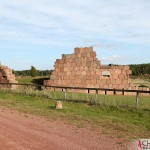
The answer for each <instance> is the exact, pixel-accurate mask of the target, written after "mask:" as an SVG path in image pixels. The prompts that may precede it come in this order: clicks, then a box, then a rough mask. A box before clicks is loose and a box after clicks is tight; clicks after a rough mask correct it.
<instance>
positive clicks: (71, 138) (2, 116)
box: [0, 108, 124, 150]
mask: <svg viewBox="0 0 150 150" xmlns="http://www.w3.org/2000/svg"><path fill="white" fill-rule="evenodd" d="M116 142H117V139H115V138H109V137H107V136H106V135H103V134H100V133H97V132H95V131H91V130H89V129H87V128H82V129H81V128H77V127H75V126H73V125H67V124H65V123H63V122H59V121H50V120H47V119H43V118H40V117H37V116H33V115H25V114H23V113H20V112H17V111H14V110H9V109H6V108H0V150H122V149H124V147H122V146H120V145H119V144H116Z"/></svg>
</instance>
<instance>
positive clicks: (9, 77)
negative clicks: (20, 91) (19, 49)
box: [0, 65, 18, 88]
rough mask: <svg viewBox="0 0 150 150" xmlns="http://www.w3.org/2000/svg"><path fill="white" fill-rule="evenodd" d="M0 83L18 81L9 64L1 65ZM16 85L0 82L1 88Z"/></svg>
mask: <svg viewBox="0 0 150 150" xmlns="http://www.w3.org/2000/svg"><path fill="white" fill-rule="evenodd" d="M0 83H18V82H17V81H16V80H15V75H14V74H13V73H12V70H11V69H10V68H8V67H7V66H4V65H0ZM14 87H15V85H7V84H0V88H14Z"/></svg>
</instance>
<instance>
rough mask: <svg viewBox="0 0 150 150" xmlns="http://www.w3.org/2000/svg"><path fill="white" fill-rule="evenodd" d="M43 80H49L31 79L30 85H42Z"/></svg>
mask: <svg viewBox="0 0 150 150" xmlns="http://www.w3.org/2000/svg"><path fill="white" fill-rule="evenodd" d="M44 80H49V78H48V77H47V78H38V79H33V81H32V83H33V84H37V85H43V81H44Z"/></svg>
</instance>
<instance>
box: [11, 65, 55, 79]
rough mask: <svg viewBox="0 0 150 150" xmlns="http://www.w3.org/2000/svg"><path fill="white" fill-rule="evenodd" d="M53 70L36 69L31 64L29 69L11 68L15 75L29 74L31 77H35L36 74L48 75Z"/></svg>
mask: <svg viewBox="0 0 150 150" xmlns="http://www.w3.org/2000/svg"><path fill="white" fill-rule="evenodd" d="M52 71H53V70H37V69H36V68H35V67H34V66H31V69H30V70H21V71H18V70H13V73H14V74H15V75H16V76H31V77H36V76H47V77H48V76H50V75H51V73H52Z"/></svg>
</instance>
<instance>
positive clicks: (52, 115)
mask: <svg viewBox="0 0 150 150" xmlns="http://www.w3.org/2000/svg"><path fill="white" fill-rule="evenodd" d="M51 94H52V93H51ZM53 94H54V93H53ZM59 94H60V93H59ZM59 94H58V93H57V94H56V93H55V96H56V95H57V96H58V95H59ZM61 94H62V93H61ZM68 98H69V97H68ZM106 99H107V101H109V105H108V103H107V105H106V104H101V105H89V104H88V103H74V102H66V101H63V109H62V110H56V109H55V103H56V100H53V98H52V99H48V98H46V97H45V96H42V95H41V96H40V97H37V96H35V95H32V96H31V95H23V94H17V93H10V92H8V91H0V105H1V106H5V107H9V108H12V109H16V110H18V111H21V112H24V113H25V114H26V115H27V114H35V115H39V116H43V117H45V118H48V119H59V120H62V121H65V122H66V123H69V124H75V125H76V126H77V127H78V128H83V127H89V128H91V130H96V131H101V132H103V133H105V134H109V135H110V136H115V137H118V138H124V139H131V138H132V139H133V138H149V137H150V103H147V102H149V101H148V100H147V99H146V101H141V102H140V103H141V106H147V107H146V108H144V107H140V108H139V110H138V111H137V110H136V109H135V108H134V107H128V106H127V105H126V106H120V107H119V106H118V105H114V102H113V103H112V105H110V101H111V98H110V100H109V98H108V97H107V98H106V97H105V100H106ZM128 99H129V98H127V97H126V100H128ZM119 100H120V101H125V100H123V99H122V97H118V100H117V101H119ZM130 101H131V99H130Z"/></svg>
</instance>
